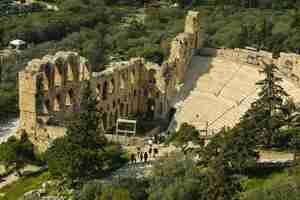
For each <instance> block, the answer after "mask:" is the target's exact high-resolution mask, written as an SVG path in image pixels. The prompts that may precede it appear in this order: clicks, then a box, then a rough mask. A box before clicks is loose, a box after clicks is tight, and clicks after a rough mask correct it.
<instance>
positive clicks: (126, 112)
mask: <svg viewBox="0 0 300 200" xmlns="http://www.w3.org/2000/svg"><path fill="white" fill-rule="evenodd" d="M128 115H129V106H128V104H126V111H125V116H128Z"/></svg>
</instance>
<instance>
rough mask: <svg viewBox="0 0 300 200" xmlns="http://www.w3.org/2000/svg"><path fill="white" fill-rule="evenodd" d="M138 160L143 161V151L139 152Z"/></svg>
mask: <svg viewBox="0 0 300 200" xmlns="http://www.w3.org/2000/svg"><path fill="white" fill-rule="evenodd" d="M140 160H141V162H143V152H141V153H140Z"/></svg>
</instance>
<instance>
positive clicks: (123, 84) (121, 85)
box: [120, 74, 125, 89]
mask: <svg viewBox="0 0 300 200" xmlns="http://www.w3.org/2000/svg"><path fill="white" fill-rule="evenodd" d="M124 79H125V78H124V74H121V76H120V88H121V89H124V88H125V80H124Z"/></svg>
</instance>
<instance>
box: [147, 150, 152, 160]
mask: <svg viewBox="0 0 300 200" xmlns="http://www.w3.org/2000/svg"><path fill="white" fill-rule="evenodd" d="M148 153H149V158H150V157H151V154H152V147H150V148H149V151H148Z"/></svg>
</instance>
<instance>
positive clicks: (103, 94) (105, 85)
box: [102, 81, 108, 100]
mask: <svg viewBox="0 0 300 200" xmlns="http://www.w3.org/2000/svg"><path fill="white" fill-rule="evenodd" d="M107 90H108V83H107V81H105V82H104V84H103V88H102V100H106V99H107Z"/></svg>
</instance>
